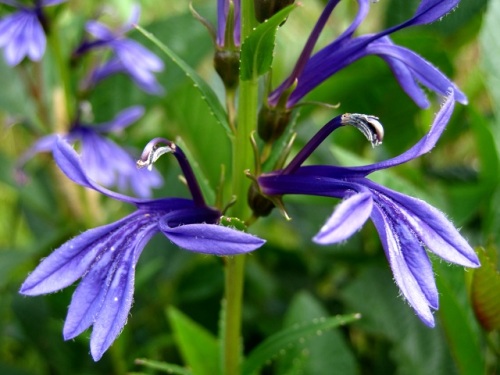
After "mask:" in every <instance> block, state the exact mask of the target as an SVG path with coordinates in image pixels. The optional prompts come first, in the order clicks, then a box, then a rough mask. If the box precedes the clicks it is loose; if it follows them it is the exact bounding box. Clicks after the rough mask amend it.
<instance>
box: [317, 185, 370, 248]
mask: <svg viewBox="0 0 500 375" xmlns="http://www.w3.org/2000/svg"><path fill="white" fill-rule="evenodd" d="M372 207H373V200H372V195H371V194H370V193H359V194H354V195H352V196H350V197H349V198H347V199H345V200H343V201H342V203H340V204H339V205H338V206H337V207H336V208H335V211H334V212H333V214H332V216H330V218H329V219H328V221H327V222H326V223H325V225H324V226H323V227H322V228H321V230H320V231H319V233H318V234H317V235H316V236H314V238H313V240H314V242H316V243H319V244H322V245H328V244H333V243H337V242H341V241H344V240H346V239H347V238H349V237H350V236H352V235H353V234H354V233H355V232H356V231H358V230H359V229H360V228H361V227H362V226H363V224H364V223H365V222H366V220H367V219H368V218H369V217H370V214H371V211H372Z"/></svg>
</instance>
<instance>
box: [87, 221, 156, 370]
mask: <svg viewBox="0 0 500 375" xmlns="http://www.w3.org/2000/svg"><path fill="white" fill-rule="evenodd" d="M156 228H157V227H156V226H155V227H154V228H151V227H150V228H149V229H147V230H142V231H141V232H140V233H138V236H137V237H136V238H135V239H134V245H133V249H132V251H127V252H126V253H125V254H124V256H123V258H121V259H120V260H119V261H118V262H117V264H115V267H114V268H115V269H116V271H115V272H114V275H113V278H112V279H111V280H110V283H109V289H108V291H107V294H106V298H105V299H104V301H103V304H102V306H103V307H102V309H101V311H100V312H99V315H98V316H97V318H96V321H95V323H94V326H93V329H92V335H91V337H90V352H91V354H92V358H93V359H94V361H98V360H99V359H100V358H101V357H102V355H103V354H104V352H105V351H106V350H108V348H109V347H110V346H111V344H112V343H113V341H115V339H116V338H117V337H118V335H119V334H120V332H121V331H122V329H123V327H124V326H125V323H126V322H127V318H128V315H129V312H130V308H131V307H132V302H133V294H134V280H135V265H136V263H137V260H138V257H139V255H140V253H141V252H142V250H143V249H144V246H145V245H146V243H147V242H148V241H149V239H150V238H151V236H152V235H153V234H154V233H156V231H157V229H156Z"/></svg>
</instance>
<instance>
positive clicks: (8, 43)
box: [0, 0, 65, 66]
mask: <svg viewBox="0 0 500 375" xmlns="http://www.w3.org/2000/svg"><path fill="white" fill-rule="evenodd" d="M64 1H65V0H37V1H35V4H34V5H33V6H32V7H27V6H25V5H22V4H20V3H18V2H17V1H13V0H0V3H3V4H7V5H11V6H13V7H16V8H17V9H18V10H17V12H14V13H12V14H11V15H9V16H7V17H4V18H3V19H1V20H0V48H4V57H5V60H6V61H7V64H8V65H10V66H15V65H17V64H19V63H20V62H21V61H22V60H23V59H24V58H25V57H28V58H29V59H30V60H31V61H40V59H41V58H42V56H43V54H44V52H45V45H46V43H47V41H46V38H45V32H44V26H43V24H44V15H43V12H42V7H45V6H50V5H56V4H60V3H62V2H64Z"/></svg>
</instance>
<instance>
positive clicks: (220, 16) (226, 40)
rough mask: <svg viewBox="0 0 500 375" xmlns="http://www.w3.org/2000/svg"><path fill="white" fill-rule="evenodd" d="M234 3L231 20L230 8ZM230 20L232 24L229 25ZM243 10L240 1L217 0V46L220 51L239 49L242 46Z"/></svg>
mask: <svg viewBox="0 0 500 375" xmlns="http://www.w3.org/2000/svg"><path fill="white" fill-rule="evenodd" d="M230 3H233V14H232V15H231V17H230V18H229V10H230V6H231V4H230ZM228 19H230V20H231V22H229V23H228ZM240 33H241V10H240V0H217V33H216V40H215V41H216V44H217V47H218V48H219V49H224V48H227V47H231V46H234V47H239V46H240V44H241V40H240V39H241V34H240Z"/></svg>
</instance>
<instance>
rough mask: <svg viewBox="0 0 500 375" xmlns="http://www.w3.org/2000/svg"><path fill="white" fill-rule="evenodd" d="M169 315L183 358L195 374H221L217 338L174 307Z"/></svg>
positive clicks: (168, 312)
mask: <svg viewBox="0 0 500 375" xmlns="http://www.w3.org/2000/svg"><path fill="white" fill-rule="evenodd" d="M167 315H168V318H169V321H170V324H171V325H172V328H173V331H174V335H175V339H176V342H177V346H178V348H179V350H180V352H181V356H182V358H183V359H184V361H185V362H186V364H187V365H188V366H189V367H190V368H191V369H192V372H193V374H196V375H216V374H220V372H221V371H220V365H219V344H218V342H217V338H216V337H215V336H214V335H212V334H211V333H210V332H208V331H207V330H206V329H205V328H203V327H202V326H200V325H199V324H198V323H196V322H194V321H193V320H191V319H190V318H189V317H187V316H186V315H184V314H183V313H182V312H180V311H179V310H177V309H176V308H174V307H172V306H171V307H169V308H168V309H167Z"/></svg>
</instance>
